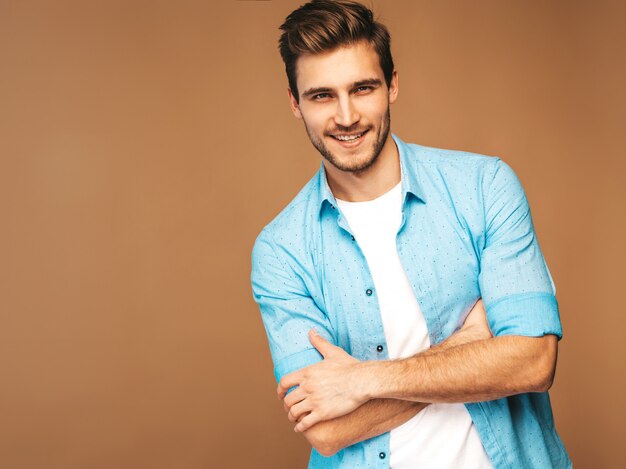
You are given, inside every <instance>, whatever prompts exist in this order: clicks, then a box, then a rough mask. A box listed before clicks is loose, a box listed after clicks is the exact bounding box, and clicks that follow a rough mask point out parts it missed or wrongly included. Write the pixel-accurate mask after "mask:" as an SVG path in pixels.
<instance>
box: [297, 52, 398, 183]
mask: <svg viewBox="0 0 626 469" xmlns="http://www.w3.org/2000/svg"><path fill="white" fill-rule="evenodd" d="M296 71H297V83H298V89H299V90H302V91H301V94H300V102H299V103H298V102H297V101H296V99H295V97H294V96H293V95H292V94H291V91H289V98H290V102H291V108H292V111H293V113H294V115H295V116H296V117H298V118H300V119H302V120H303V121H304V126H305V128H306V131H307V134H308V135H309V138H310V140H311V143H312V144H313V146H314V147H315V148H316V149H317V150H318V151H319V152H320V153H321V155H322V156H323V157H324V158H325V159H326V161H327V162H328V163H330V164H331V165H332V166H333V167H334V168H336V169H338V170H340V171H344V172H353V173H354V172H363V171H365V170H367V169H368V168H370V167H371V166H372V165H373V164H374V163H375V162H376V160H377V158H378V157H379V155H380V154H381V152H383V151H384V149H385V147H386V144H387V142H388V140H389V139H388V137H389V128H390V114H389V105H390V104H391V103H393V102H395V100H396V97H397V93H398V78H397V72H395V71H394V72H393V77H392V80H391V84H390V86H389V88H387V85H386V83H385V78H384V75H383V71H382V69H381V67H380V62H379V59H378V55H377V54H376V51H375V50H374V48H373V47H372V46H371V45H370V44H369V42H367V41H360V42H358V43H355V44H351V45H347V46H341V47H339V48H337V49H334V50H332V51H329V52H324V53H321V54H306V55H303V56H301V57H299V58H298V61H297V64H296ZM327 167H328V166H327ZM328 169H331V168H328Z"/></svg>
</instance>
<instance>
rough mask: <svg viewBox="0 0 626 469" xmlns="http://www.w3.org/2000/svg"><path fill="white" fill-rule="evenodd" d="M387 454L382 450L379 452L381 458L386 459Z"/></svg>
mask: <svg viewBox="0 0 626 469" xmlns="http://www.w3.org/2000/svg"><path fill="white" fill-rule="evenodd" d="M385 456H387V455H386V454H385V453H383V452H382V451H381V452H380V453H378V457H379V458H380V459H385Z"/></svg>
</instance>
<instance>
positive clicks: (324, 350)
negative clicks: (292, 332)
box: [309, 329, 335, 358]
mask: <svg viewBox="0 0 626 469" xmlns="http://www.w3.org/2000/svg"><path fill="white" fill-rule="evenodd" d="M309 341H310V342H311V344H312V345H313V347H315V348H316V349H317V351H318V352H319V353H321V354H322V356H323V357H324V358H326V357H327V356H329V355H330V354H331V353H333V351H334V350H335V346H334V345H333V344H331V343H330V342H328V341H327V340H326V339H324V337H322V336H321V335H319V334H318V333H317V331H316V330H315V329H311V330H310V331H309Z"/></svg>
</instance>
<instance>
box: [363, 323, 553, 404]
mask: <svg viewBox="0 0 626 469" xmlns="http://www.w3.org/2000/svg"><path fill="white" fill-rule="evenodd" d="M556 342H557V339H556V337H555V336H552V335H549V336H545V337H537V338H535V337H521V336H503V337H495V338H490V339H485V340H478V341H474V342H469V343H463V344H458V345H457V346H455V347H448V348H447V349H445V350H440V351H439V353H430V354H420V355H416V356H414V357H410V358H407V359H403V360H392V361H385V362H363V363H361V364H360V365H359V366H362V368H363V370H362V373H363V376H364V377H365V382H367V383H368V385H367V386H368V389H367V396H366V397H367V398H394V399H404V400H413V401H419V402H429V403H434V402H478V401H485V400H492V399H499V398H501V397H505V396H510V395H513V394H518V393H523V392H540V391H545V390H547V389H548V388H549V387H550V385H551V383H552V378H553V376H554V366H555V363H556Z"/></svg>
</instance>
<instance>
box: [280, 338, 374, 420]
mask: <svg viewBox="0 0 626 469" xmlns="http://www.w3.org/2000/svg"><path fill="white" fill-rule="evenodd" d="M309 340H310V341H311V344H313V346H314V347H315V348H316V349H317V350H318V351H319V352H320V353H321V354H322V356H323V357H324V360H322V361H321V362H319V363H316V364H315V365H311V366H308V367H306V368H303V369H301V370H299V371H296V372H294V373H290V374H288V375H286V376H284V377H283V379H281V380H280V383H279V385H278V389H277V390H276V392H277V393H278V396H279V398H281V399H283V400H284V405H285V410H288V418H289V420H291V421H292V422H298V423H297V425H296V426H295V428H294V430H295V431H296V432H303V431H305V430H307V429H308V428H310V427H312V426H313V425H315V424H316V423H318V422H321V421H323V420H330V419H333V418H336V417H340V416H342V415H345V414H348V413H350V412H352V411H353V410H354V409H356V408H357V407H359V406H360V405H362V404H363V403H365V402H366V401H367V398H366V397H365V392H364V386H363V385H361V384H359V383H363V377H362V376H360V375H359V373H358V371H359V370H358V366H359V364H360V362H359V360H357V359H356V358H354V357H351V356H350V355H348V354H347V353H346V352H345V351H344V350H343V349H342V348H341V347H336V346H334V345H333V344H331V343H330V342H328V341H327V340H325V339H324V338H323V337H321V336H320V335H319V334H317V333H316V332H315V331H313V330H311V331H310V332H309ZM293 386H297V388H296V389H294V390H293V391H292V392H290V393H289V394H288V395H287V391H288V390H289V389H290V388H292V387H293Z"/></svg>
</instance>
